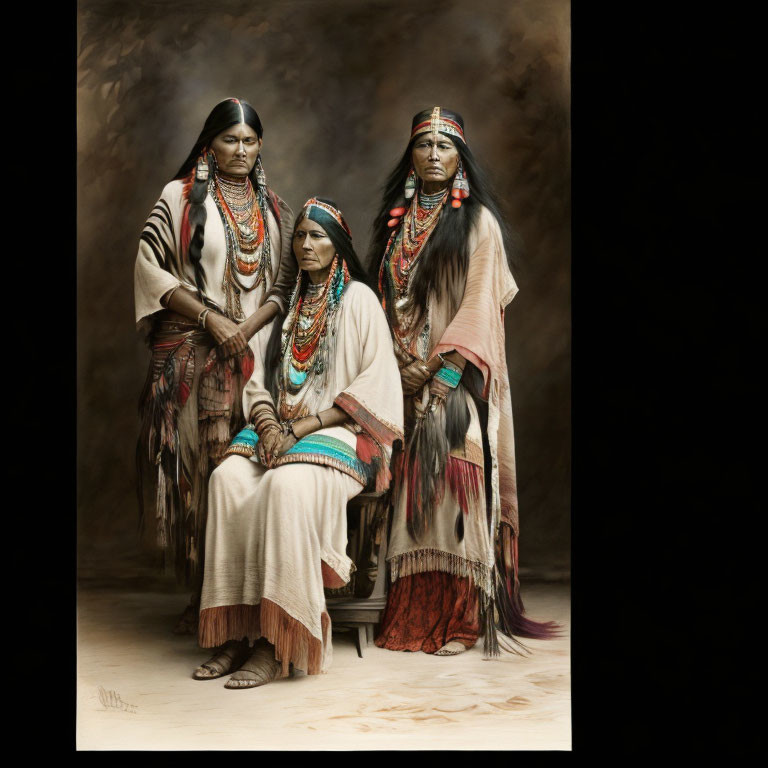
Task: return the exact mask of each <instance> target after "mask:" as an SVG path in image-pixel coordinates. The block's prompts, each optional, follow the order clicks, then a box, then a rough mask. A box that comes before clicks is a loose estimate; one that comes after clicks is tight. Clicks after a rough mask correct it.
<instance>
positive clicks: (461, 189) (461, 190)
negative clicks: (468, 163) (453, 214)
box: [451, 160, 469, 208]
mask: <svg viewBox="0 0 768 768" xmlns="http://www.w3.org/2000/svg"><path fill="white" fill-rule="evenodd" d="M451 197H452V198H453V200H451V205H452V206H453V207H454V208H461V201H462V200H466V198H468V197H469V179H467V176H466V174H465V173H464V166H463V165H462V164H461V160H459V167H458V168H457V169H456V175H455V176H454V177H453V187H452V188H451Z"/></svg>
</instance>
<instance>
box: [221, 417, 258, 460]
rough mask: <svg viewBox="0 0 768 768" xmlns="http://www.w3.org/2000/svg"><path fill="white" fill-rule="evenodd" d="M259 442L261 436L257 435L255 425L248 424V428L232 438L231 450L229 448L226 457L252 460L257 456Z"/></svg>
mask: <svg viewBox="0 0 768 768" xmlns="http://www.w3.org/2000/svg"><path fill="white" fill-rule="evenodd" d="M258 442H259V436H258V435H257V434H256V430H255V429H254V428H253V425H252V424H246V426H245V427H244V428H243V429H241V430H240V431H239V432H238V433H237V434H236V435H235V436H234V438H232V442H231V443H230V444H229V448H227V450H226V452H225V453H224V455H225V456H232V455H236V456H247V457H249V458H250V457H251V456H254V455H255V454H256V444H257V443H258Z"/></svg>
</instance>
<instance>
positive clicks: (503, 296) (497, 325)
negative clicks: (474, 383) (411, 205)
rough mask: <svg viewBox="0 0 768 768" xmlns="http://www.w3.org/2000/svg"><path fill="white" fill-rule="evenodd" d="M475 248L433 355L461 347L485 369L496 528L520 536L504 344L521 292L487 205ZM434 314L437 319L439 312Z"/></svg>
mask: <svg viewBox="0 0 768 768" xmlns="http://www.w3.org/2000/svg"><path fill="white" fill-rule="evenodd" d="M469 247H470V257H469V267H468V270H467V279H466V285H465V288H464V295H463V297H462V299H461V303H460V305H459V307H458V310H457V311H456V313H455V315H454V316H453V319H452V320H451V321H450V322H449V324H448V326H447V327H446V328H445V330H444V331H443V332H442V333H441V335H440V336H439V341H437V343H436V344H435V346H434V349H433V350H432V353H431V354H432V355H436V354H437V353H439V352H449V351H451V350H453V349H455V350H456V351H457V352H459V353H460V354H461V355H463V356H464V357H465V358H466V359H467V360H468V361H469V362H471V363H473V364H474V365H475V366H476V367H477V368H478V369H479V370H480V372H481V373H482V374H483V398H484V399H486V398H487V400H488V441H489V445H490V451H491V459H492V468H493V469H492V477H491V487H492V493H493V498H492V499H491V505H492V506H491V510H492V512H491V513H492V522H493V524H492V530H493V531H495V530H496V527H497V525H498V523H499V522H504V523H507V524H508V525H510V526H511V527H512V530H513V531H514V534H515V537H517V536H518V534H519V522H518V511H517V481H516V472H515V442H514V432H513V424H512V401H511V398H510V392H509V377H508V373H507V363H506V347H505V343H504V308H505V307H506V306H507V304H509V302H510V301H512V299H513V298H514V296H515V294H516V293H517V285H516V283H515V280H514V278H513V277H512V273H511V272H510V269H509V266H508V264H507V259H506V255H505V253H504V244H503V241H502V237H501V230H500V228H499V225H498V222H497V221H496V219H495V218H494V217H493V215H492V214H491V213H490V211H488V209H486V208H483V210H482V211H481V213H480V215H479V217H478V222H477V225H476V227H475V228H474V229H473V232H472V234H471V235H470V243H469ZM432 314H433V318H434V317H436V315H437V313H435V312H433V313H432ZM433 326H434V321H433ZM433 330H434V331H435V332H439V330H438V329H437V328H434V327H433ZM433 338H434V336H433Z"/></svg>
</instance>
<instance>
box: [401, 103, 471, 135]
mask: <svg viewBox="0 0 768 768" xmlns="http://www.w3.org/2000/svg"><path fill="white" fill-rule="evenodd" d="M421 133H445V134H447V135H449V136H455V137H456V138H457V139H461V140H462V141H463V142H464V144H466V143H467V140H466V139H465V138H464V130H463V129H462V127H461V125H459V123H457V122H456V121H455V120H451V118H449V117H446V116H445V115H443V114H442V112H441V110H440V107H435V108H434V109H433V110H432V114H431V115H430V116H429V120H423V121H422V122H420V123H418V124H417V125H415V126H414V127H413V130H412V131H411V140H413V139H414V138H415V137H416V136H418V135H419V134H421Z"/></svg>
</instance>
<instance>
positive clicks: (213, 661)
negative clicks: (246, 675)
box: [192, 643, 250, 680]
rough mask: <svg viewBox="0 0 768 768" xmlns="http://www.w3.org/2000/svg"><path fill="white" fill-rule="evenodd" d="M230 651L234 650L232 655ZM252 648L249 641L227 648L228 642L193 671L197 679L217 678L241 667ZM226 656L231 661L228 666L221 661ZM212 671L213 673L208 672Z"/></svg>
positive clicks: (193, 675)
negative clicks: (249, 646)
mask: <svg viewBox="0 0 768 768" xmlns="http://www.w3.org/2000/svg"><path fill="white" fill-rule="evenodd" d="M229 651H232V652H233V653H232V655H230V653H229ZM249 653H250V648H248V643H238V645H237V647H234V646H230V647H229V648H226V643H225V645H224V646H222V648H221V650H220V651H218V652H217V653H215V654H214V655H213V656H211V658H210V659H208V661H206V662H203V663H202V664H201V665H200V666H199V667H198V668H197V669H196V670H195V671H194V672H193V673H192V677H193V678H194V679H195V680H215V679H216V678H217V677H223V676H224V675H228V674H229V673H230V672H234V671H235V670H237V669H239V667H240V665H241V664H242V663H243V662H244V661H245V660H246V659H247V658H248V657H249ZM222 658H224V659H226V661H228V662H229V665H228V666H225V664H224V663H223V662H222V661H221V659H222ZM206 672H212V673H213V674H210V675H209V674H206Z"/></svg>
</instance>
